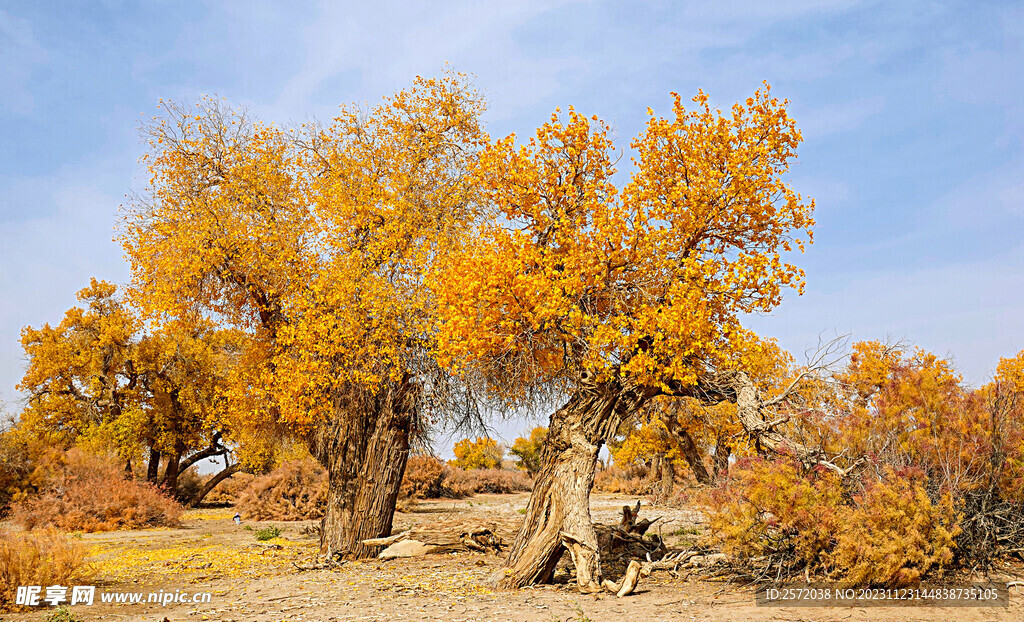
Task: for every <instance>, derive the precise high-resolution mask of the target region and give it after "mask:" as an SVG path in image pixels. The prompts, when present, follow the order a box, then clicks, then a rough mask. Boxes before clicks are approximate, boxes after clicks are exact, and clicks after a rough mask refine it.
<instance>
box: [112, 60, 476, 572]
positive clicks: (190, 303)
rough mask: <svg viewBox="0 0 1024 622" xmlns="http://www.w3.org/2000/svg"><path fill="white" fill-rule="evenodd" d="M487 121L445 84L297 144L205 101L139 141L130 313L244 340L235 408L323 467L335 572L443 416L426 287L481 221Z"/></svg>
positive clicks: (418, 89) (379, 530)
mask: <svg viewBox="0 0 1024 622" xmlns="http://www.w3.org/2000/svg"><path fill="white" fill-rule="evenodd" d="M482 109H483V104H482V102H481V100H480V98H479V97H478V96H477V95H476V93H475V92H474V91H473V90H472V89H471V88H470V87H469V86H468V85H467V81H466V79H465V77H463V76H460V75H455V74H449V75H446V76H445V77H443V78H441V79H437V80H431V79H423V78H418V79H417V80H416V81H415V84H414V85H413V87H412V88H410V89H408V90H405V91H401V92H399V93H397V94H395V95H394V96H392V97H390V98H387V99H385V101H384V102H383V103H381V104H380V105H379V106H377V107H375V108H373V109H372V110H370V111H369V112H368V113H365V114H364V113H361V112H360V111H359V110H358V109H357V108H355V107H351V108H348V107H346V108H342V109H341V110H340V112H339V114H338V116H337V117H336V118H335V119H334V120H333V122H331V123H330V124H327V125H323V126H320V125H310V126H305V127H303V128H301V129H299V130H295V131H292V132H286V131H283V130H281V129H279V128H276V127H274V126H271V125H268V124H264V123H260V122H258V121H255V120H253V119H251V118H249V117H248V116H247V115H245V114H244V113H232V112H230V111H227V110H225V109H224V108H223V107H222V106H221V105H220V104H219V103H218V102H213V101H204V102H203V103H201V104H200V105H199V106H198V107H197V108H194V109H193V108H185V107H180V106H171V107H169V108H168V109H167V116H166V117H165V118H163V119H158V120H156V121H155V123H154V125H152V126H151V127H150V128H149V129H150V134H151V136H152V146H153V153H152V155H151V156H150V159H149V165H150V170H151V172H152V180H151V184H150V189H149V193H148V196H147V197H145V198H143V199H140V200H139V201H137V202H136V203H135V205H133V206H132V208H131V210H130V213H129V214H127V216H126V219H125V223H124V236H123V243H124V246H125V249H126V250H127V252H128V255H129V257H130V259H131V261H132V267H133V282H134V288H135V291H136V295H137V298H138V300H139V301H140V303H141V304H142V305H144V306H145V307H146V308H147V310H148V311H149V312H150V313H152V314H169V315H176V314H179V313H181V311H182V310H185V309H190V308H193V307H195V308H199V309H201V310H202V311H203V312H204V313H205V314H207V315H208V316H210V317H216V318H218V319H219V320H220V321H222V322H226V323H228V324H230V325H232V326H234V327H236V328H238V329H241V330H244V331H246V332H247V333H248V334H249V335H250V338H251V341H250V344H251V346H250V348H248V349H247V351H246V352H244V353H243V354H242V357H241V358H242V361H243V366H244V367H246V368H247V369H249V370H250V373H248V374H246V378H247V382H240V383H239V385H238V387H237V392H236V395H235V398H236V399H237V400H239V401H241V402H247V403H249V404H251V415H250V416H251V417H252V418H253V419H255V420H259V421H262V422H266V423H268V424H273V425H280V426H285V427H287V429H288V430H290V431H291V433H294V434H296V435H298V436H300V437H301V438H302V439H304V440H305V441H306V442H307V444H308V446H309V449H310V451H311V453H312V454H313V455H314V456H315V457H316V458H317V459H318V460H319V461H320V462H321V463H322V464H323V465H324V466H325V467H326V468H327V471H328V475H329V492H328V501H327V508H326V511H325V517H324V522H323V530H322V539H321V549H322V552H323V553H324V554H326V555H328V556H330V557H335V556H350V557H360V556H367V555H371V554H372V553H373V552H374V550H373V549H372V548H371V547H367V546H366V545H363V544H361V541H362V540H364V539H368V538H375V537H379V536H382V535H389V534H390V531H391V523H392V517H393V514H394V504H395V500H396V498H397V495H398V490H399V484H400V482H401V479H402V473H403V471H404V467H405V463H406V459H407V457H408V453H409V443H410V435H413V434H416V433H417V432H418V431H419V430H421V429H422V426H423V425H425V423H426V422H427V420H428V419H429V418H430V417H431V416H433V415H434V414H439V413H441V412H442V411H444V410H445V408H446V406H448V405H450V404H451V403H453V400H449V399H448V397H449V396H450V393H449V391H448V386H447V384H446V381H445V378H444V375H443V374H441V373H435V372H436V370H437V368H436V365H434V364H433V359H432V357H431V351H432V349H433V347H432V340H433V336H434V333H435V332H436V330H435V328H434V325H433V324H434V319H433V318H434V317H435V316H434V314H433V313H432V312H431V308H432V306H433V303H432V299H431V297H430V295H431V292H430V291H429V290H428V289H426V288H424V287H423V286H422V283H423V279H424V274H425V272H426V270H427V269H429V268H430V267H431V266H432V264H433V262H434V261H436V258H437V257H439V256H441V255H443V249H444V248H445V247H446V246H447V245H449V244H450V243H451V241H452V240H453V239H454V238H455V237H457V236H458V235H459V234H461V232H462V231H464V229H465V226H466V223H467V222H469V221H471V220H472V219H473V218H474V217H475V210H476V209H477V202H476V201H475V200H474V196H475V189H474V188H473V186H471V185H470V184H469V183H468V179H467V171H468V168H469V164H470V162H471V161H472V159H473V158H474V157H475V153H476V152H477V151H478V149H479V147H480V146H481V145H482V144H484V143H485V142H486V140H487V137H486V135H485V134H484V133H483V131H482V129H481V127H480V124H479V121H478V118H479V115H480V113H481V111H482Z"/></svg>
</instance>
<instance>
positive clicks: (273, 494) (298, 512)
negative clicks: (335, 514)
mask: <svg viewBox="0 0 1024 622" xmlns="http://www.w3.org/2000/svg"><path fill="white" fill-rule="evenodd" d="M326 502H327V472H326V471H324V469H323V467H321V466H320V465H319V464H318V463H317V462H316V461H314V460H290V461H288V462H284V463H282V464H281V466H279V467H277V468H276V469H274V470H273V471H271V472H270V473H267V474H266V475H261V476H259V477H256V478H254V479H253V480H252V482H250V484H249V485H248V486H247V487H246V489H245V490H244V491H242V494H241V495H240V496H239V498H238V504H237V506H236V507H237V508H238V510H239V512H241V514H242V515H243V516H245V517H246V518H248V519H251V520H312V519H317V518H322V517H323V506H324V504H325V503H326Z"/></svg>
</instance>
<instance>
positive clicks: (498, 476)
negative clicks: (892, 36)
mask: <svg viewBox="0 0 1024 622" xmlns="http://www.w3.org/2000/svg"><path fill="white" fill-rule="evenodd" d="M530 490H533V480H531V479H530V476H528V475H527V474H526V473H523V472H522V471H512V470H508V469H468V470H467V469H460V468H457V467H450V466H449V467H445V470H444V481H442V482H441V495H442V496H444V497H452V498H459V497H465V496H467V495H472V494H477V493H481V492H487V493H492V494H509V493H513V492H529V491H530Z"/></svg>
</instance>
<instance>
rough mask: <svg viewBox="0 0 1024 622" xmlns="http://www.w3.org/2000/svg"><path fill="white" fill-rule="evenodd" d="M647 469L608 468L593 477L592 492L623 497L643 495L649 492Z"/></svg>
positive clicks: (631, 467) (634, 467) (632, 467)
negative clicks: (621, 495)
mask: <svg viewBox="0 0 1024 622" xmlns="http://www.w3.org/2000/svg"><path fill="white" fill-rule="evenodd" d="M647 475H648V473H647V467H644V466H629V467H625V468H622V467H614V466H613V467H609V468H607V469H604V470H602V471H598V472H597V474H596V475H595V476H594V490H597V491H600V492H608V493H612V494H623V495H644V494H647V493H649V492H651V484H650V482H649V481H648V479H647Z"/></svg>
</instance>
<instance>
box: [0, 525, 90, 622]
mask: <svg viewBox="0 0 1024 622" xmlns="http://www.w3.org/2000/svg"><path fill="white" fill-rule="evenodd" d="M90 580H91V569H90V567H89V566H88V565H87V564H86V563H85V547H83V546H82V544H80V543H79V542H76V541H74V540H71V539H70V538H68V537H67V536H65V535H64V534H62V533H60V532H58V531H56V530H55V529H40V530H36V531H30V532H23V533H12V532H10V531H4V530H0V611H12V610H14V609H15V605H14V597H15V595H16V591H17V589H18V586H19V585H42V586H46V585H70V584H71V583H72V582H73V581H78V582H88V581H90Z"/></svg>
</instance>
